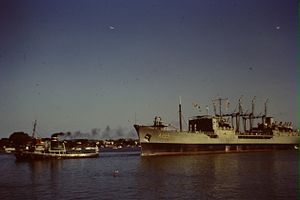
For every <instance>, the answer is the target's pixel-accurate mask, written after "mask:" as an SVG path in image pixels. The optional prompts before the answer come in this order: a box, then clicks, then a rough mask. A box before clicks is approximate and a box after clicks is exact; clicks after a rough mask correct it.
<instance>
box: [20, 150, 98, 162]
mask: <svg viewBox="0 0 300 200" xmlns="http://www.w3.org/2000/svg"><path fill="white" fill-rule="evenodd" d="M15 156H16V159H17V160H46V159H75V158H97V157H99V153H96V152H95V153H61V154H57V153H41V152H27V151H20V152H16V153H15Z"/></svg>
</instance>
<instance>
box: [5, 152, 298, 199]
mask: <svg viewBox="0 0 300 200" xmlns="http://www.w3.org/2000/svg"><path fill="white" fill-rule="evenodd" d="M0 170H1V177H0V199H2V200H4V199H43V200H48V199H51V200H52V199H89V200H93V199H239V200H240V199H297V197H298V180H299V178H298V152H297V151H273V152H250V153H228V154H226V153H225V154H206V155H190V156H157V157H140V156H139V154H138V152H118V153H109V152H108V153H102V154H101V156H100V157H99V158H91V159H74V160H50V161H49V160H48V161H47V160H44V161H34V162H15V158H14V156H13V155H12V154H0ZM116 170H117V171H118V173H114V171H116Z"/></svg>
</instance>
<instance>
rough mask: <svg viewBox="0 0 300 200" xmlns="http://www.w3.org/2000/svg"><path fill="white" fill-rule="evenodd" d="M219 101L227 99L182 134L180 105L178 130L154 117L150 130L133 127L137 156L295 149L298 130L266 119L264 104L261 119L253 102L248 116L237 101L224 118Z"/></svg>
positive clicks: (286, 123)
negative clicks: (236, 105) (255, 111)
mask: <svg viewBox="0 0 300 200" xmlns="http://www.w3.org/2000/svg"><path fill="white" fill-rule="evenodd" d="M223 101H227V99H221V98H219V99H216V100H214V101H213V102H214V112H215V114H214V115H208V113H207V114H206V115H201V116H194V117H191V118H190V119H189V122H188V130H186V131H185V130H182V122H181V121H182V120H181V117H182V116H181V115H182V114H181V101H180V102H179V126H180V128H179V130H178V129H174V128H173V127H172V126H170V125H166V124H164V123H163V122H162V120H161V118H160V117H155V119H154V123H153V125H150V126H149V125H137V124H135V125H134V128H135V129H136V131H137V134H138V137H139V140H140V144H141V156H151V155H170V154H171V155H174V154H199V153H212V152H218V153H222V152H247V151H266V150H277V149H298V147H299V146H298V145H299V130H295V129H293V127H292V123H291V122H285V123H283V122H280V123H277V122H276V121H274V119H273V117H270V116H268V115H267V102H268V100H267V101H266V102H265V112H264V114H263V115H262V114H260V115H254V108H255V98H253V100H252V112H251V113H250V114H247V112H243V109H242V106H241V98H240V99H239V105H238V111H237V112H233V113H230V114H224V113H222V109H221V108H222V103H223ZM216 102H217V103H218V104H219V113H217V112H216V110H217V109H216V107H217V103H216ZM254 119H261V123H258V125H257V127H255V126H254ZM240 121H242V124H241V123H240ZM247 124H249V127H247ZM242 125H243V126H242Z"/></svg>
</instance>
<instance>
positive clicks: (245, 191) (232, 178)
mask: <svg viewBox="0 0 300 200" xmlns="http://www.w3.org/2000/svg"><path fill="white" fill-rule="evenodd" d="M276 155H278V154H276V153H274V152H265V153H260V154H257V153H245V154H209V155H193V156H160V157H142V158H141V160H140V165H139V167H138V171H139V177H138V178H137V180H136V181H137V182H138V185H139V187H141V188H140V191H141V192H140V194H139V195H142V196H145V197H146V196H147V195H148V196H149V195H152V196H153V195H155V198H159V199H161V198H166V197H170V194H171V198H180V199H188V198H201V199H202V198H206V199H218V198H226V199H247V198H249V191H255V193H256V196H257V197H259V198H261V199H266V198H270V197H272V196H273V197H274V198H276V197H278V196H279V197H280V196H281V195H282V194H278V191H276V189H279V188H278V185H276V184H277V183H278V180H276V177H274V174H277V173H278V171H277V170H278V166H277V165H278V158H275V156H276ZM279 168H280V167H279ZM280 169H281V168H280ZM281 178H282V177H281ZM153 183H155V184H153ZM295 186H296V185H295ZM293 187H294V186H291V188H293ZM182 191H188V194H189V195H188V196H186V195H185V196H182V194H186V192H182ZM285 192H286V191H285ZM294 193H295V192H294Z"/></svg>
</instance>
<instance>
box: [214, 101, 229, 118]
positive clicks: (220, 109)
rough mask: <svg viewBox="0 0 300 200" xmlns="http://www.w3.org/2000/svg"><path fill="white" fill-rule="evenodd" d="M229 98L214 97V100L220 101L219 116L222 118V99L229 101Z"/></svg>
mask: <svg viewBox="0 0 300 200" xmlns="http://www.w3.org/2000/svg"><path fill="white" fill-rule="evenodd" d="M227 100H228V99H227V98H225V99H222V98H218V99H214V100H213V101H219V112H220V113H219V117H220V119H222V101H227Z"/></svg>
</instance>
